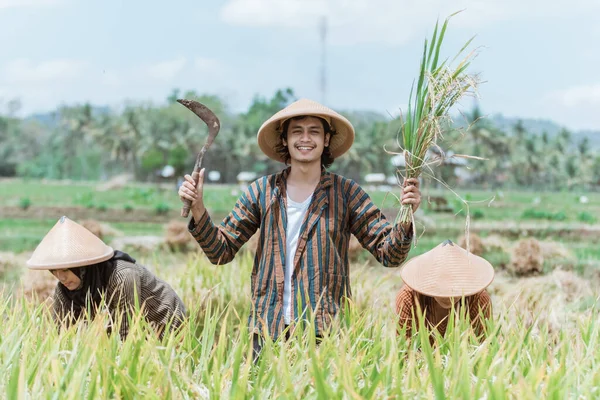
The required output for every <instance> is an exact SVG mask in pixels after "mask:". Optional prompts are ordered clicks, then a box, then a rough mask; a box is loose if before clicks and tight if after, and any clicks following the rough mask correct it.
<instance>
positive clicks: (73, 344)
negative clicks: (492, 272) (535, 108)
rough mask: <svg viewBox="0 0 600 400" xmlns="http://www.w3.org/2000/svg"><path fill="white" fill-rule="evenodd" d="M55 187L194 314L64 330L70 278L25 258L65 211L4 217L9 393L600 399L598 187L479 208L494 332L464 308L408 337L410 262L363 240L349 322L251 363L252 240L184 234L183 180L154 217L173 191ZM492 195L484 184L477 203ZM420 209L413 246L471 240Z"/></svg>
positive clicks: (1, 344) (17, 185)
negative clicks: (209, 255) (232, 252)
mask: <svg viewBox="0 0 600 400" xmlns="http://www.w3.org/2000/svg"><path fill="white" fill-rule="evenodd" d="M25 185H26V184H25V183H23V182H8V183H6V182H3V183H0V189H1V190H0V193H2V195H1V196H0V210H8V209H10V210H12V209H14V208H15V207H16V208H19V199H20V197H22V196H23V194H22V193H24V192H23V191H21V188H22V187H23V186H25ZM68 187H70V186H68ZM87 187H88V190H89V191H90V193H92V194H93V195H92V196H91V197H90V198H91V199H92V201H94V200H95V201H96V202H98V203H101V202H106V203H107V204H111V207H119V208H121V207H123V206H119V205H113V204H112V203H109V202H110V201H112V200H110V199H106V200H103V198H102V196H104V195H103V194H102V193H103V192H98V191H96V190H95V189H94V186H93V185H89V186H87ZM45 189H46V190H42V191H39V190H38V191H31V193H30V194H27V196H28V197H29V199H30V203H31V205H30V210H33V209H34V208H36V207H38V208H41V207H44V206H46V207H50V206H60V205H61V204H65V205H73V206H74V207H79V208H82V209H86V210H92V211H89V212H88V215H87V216H86V219H88V220H91V219H94V220H96V221H97V222H98V224H99V225H98V226H99V231H98V234H100V235H104V239H105V240H106V241H107V242H109V243H115V242H116V243H117V244H119V247H121V248H122V249H123V250H125V251H128V252H129V253H130V254H131V255H132V256H133V257H134V258H137V259H138V260H139V261H141V262H142V263H143V264H144V265H146V266H147V267H148V268H149V269H151V270H152V271H154V272H155V273H156V274H157V275H158V276H159V277H161V278H162V279H164V280H166V281H168V282H169V283H170V284H171V285H172V286H173V288H174V289H175V290H176V291H177V293H178V294H179V295H180V296H181V297H182V299H183V301H184V303H185V304H186V306H187V308H188V311H189V320H188V322H187V324H186V325H185V326H184V328H183V329H182V330H181V331H180V332H179V333H178V334H176V335H175V334H172V335H171V336H168V337H166V338H165V339H164V340H163V341H162V342H160V341H158V339H157V338H155V337H154V336H153V335H149V334H148V331H149V329H150V328H149V327H148V326H147V324H146V323H145V322H144V320H143V319H137V320H135V321H133V328H132V333H131V334H130V335H129V337H128V338H127V340H125V341H123V342H122V341H120V339H119V338H118V336H115V335H113V336H107V335H106V333H105V328H104V326H105V325H106V323H107V316H100V317H98V318H96V319H95V320H94V321H93V322H92V323H88V324H85V323H80V324H78V325H76V326H74V327H71V328H69V329H67V330H64V329H63V330H58V329H57V327H56V326H55V325H54V323H53V322H52V320H51V318H50V314H49V312H48V306H49V302H50V300H49V299H48V296H49V294H50V293H51V290H52V288H53V286H54V285H55V284H56V280H55V279H54V278H53V277H52V275H51V274H49V273H48V272H44V271H41V272H39V271H27V270H26V268H25V266H24V263H25V261H26V260H27V258H28V257H29V255H30V253H31V251H32V250H33V249H34V248H35V244H36V243H37V242H38V241H39V240H40V239H41V237H42V236H43V235H44V234H45V233H46V232H47V230H48V229H50V228H51V227H52V225H53V224H54V223H55V222H56V219H58V217H57V216H55V215H51V214H48V215H45V216H43V217H42V218H29V219H27V218H23V217H22V216H18V217H16V216H14V215H13V216H7V215H1V217H2V219H0V225H1V226H0V229H1V233H0V260H1V263H0V275H1V277H2V300H1V301H0V311H1V315H2V326H1V327H0V370H1V371H2V372H3V375H2V376H4V379H3V380H2V381H1V382H0V386H1V387H0V393H1V394H2V397H4V398H9V399H29V398H31V399H34V398H35V399H37V398H60V399H80V398H89V399H98V398H100V399H104V398H107V399H108V398H123V399H125V398H127V399H128V398H144V399H146V398H148V399H153V398H157V399H159V398H160V399H163V398H177V399H179V398H182V399H186V398H194V399H196V398H200V399H207V398H212V399H217V398H232V399H238V398H239V399H246V398H255V399H263V398H278V399H279V398H281V399H286V398H309V399H311V398H315V399H317V398H318V399H338V398H339V399H386V398H410V399H413V398H423V399H429V398H435V399H445V398H468V399H475V398H477V399H478V398H487V399H540V398H551V399H571V398H573V399H575V398H577V399H593V398H598V397H600V389H599V386H600V350H599V349H600V327H599V324H598V323H597V321H598V320H599V317H600V312H599V311H598V306H600V302H599V298H598V297H599V294H600V290H599V289H598V288H599V287H600V250H599V248H600V246H599V242H600V237H599V236H598V234H597V232H598V228H599V226H598V224H597V222H596V221H593V220H589V221H583V220H581V219H583V218H580V215H581V213H583V212H587V213H589V215H591V216H594V215H600V212H598V210H600V196H599V195H591V194H587V195H586V196H587V197H588V201H587V202H585V203H579V202H578V201H577V200H578V196H580V194H573V193H569V194H553V193H546V194H541V195H540V194H535V193H527V192H511V193H509V192H507V193H504V194H503V196H502V199H499V200H498V201H497V202H496V203H495V204H494V203H493V205H491V206H488V204H483V205H480V204H478V205H474V206H472V207H471V209H470V212H471V213H472V214H473V213H474V212H475V210H478V209H479V210H481V213H482V214H483V216H480V217H479V218H478V219H473V221H472V223H471V225H472V231H473V232H472V234H471V247H472V251H474V252H479V253H480V254H482V255H483V256H484V257H485V258H487V259H489V260H490V262H492V264H493V265H494V266H495V267H496V271H497V274H496V278H495V280H494V282H493V283H492V285H491V286H490V288H489V291H490V294H491V296H492V300H493V303H494V306H493V315H494V318H493V320H492V321H490V322H489V323H488V325H487V327H486V329H487V333H488V336H487V339H486V340H485V341H483V342H481V343H480V342H478V341H476V340H475V339H474V337H473V336H472V335H470V333H469V327H468V324H467V323H466V321H464V320H461V319H460V318H458V319H457V320H456V321H455V324H454V325H453V327H452V328H451V329H449V331H448V332H447V334H446V336H445V337H444V338H441V337H438V338H437V343H438V345H437V346H435V347H433V348H432V347H431V346H430V345H429V341H428V340H426V336H423V335H421V336H417V337H415V338H414V339H413V341H412V342H407V341H406V340H405V339H404V337H403V336H402V335H398V334H397V322H396V317H395V314H394V308H393V304H394V298H395V295H396V293H397V291H398V290H399V289H400V287H401V286H402V281H401V278H400V270H399V269H386V268H383V267H381V266H379V265H377V264H376V263H375V262H374V260H373V259H372V258H371V257H370V256H369V255H368V254H366V253H364V252H362V251H360V249H357V250H355V253H353V265H352V272H351V282H352V288H353V293H354V298H353V303H352V307H351V311H350V312H348V313H347V314H346V315H345V316H344V317H343V318H341V319H340V320H339V321H337V323H336V326H335V327H334V331H333V332H332V334H331V335H329V336H328V337H326V338H325V339H324V340H323V342H322V343H321V344H320V345H319V346H316V345H315V343H314V337H313V336H314V334H313V333H312V331H311V329H310V327H311V321H310V320H308V321H306V323H305V325H304V329H301V330H297V331H296V332H295V334H294V336H293V337H292V338H291V339H290V340H289V341H287V342H285V341H283V342H276V343H267V345H266V347H265V348H264V351H263V354H262V356H261V358H260V361H259V362H258V364H257V365H253V363H252V357H251V351H252V343H251V341H250V337H249V334H248V332H247V329H246V321H247V315H248V312H249V305H250V297H249V296H250V272H251V267H252V257H253V255H252V243H249V244H248V245H246V246H245V247H244V248H243V249H242V251H241V252H240V254H238V256H237V258H236V259H235V260H234V261H233V262H232V263H231V264H229V265H224V266H213V265H211V264H210V263H209V262H208V261H207V259H206V258H205V256H204V255H203V254H202V253H201V251H199V248H197V247H196V246H195V245H194V244H193V243H189V242H187V241H186V240H187V239H186V238H185V236H183V237H181V238H179V239H177V235H178V233H179V232H180V230H181V226H182V224H181V221H178V222H179V224H177V223H175V222H172V220H173V219H175V220H180V219H181V218H177V213H178V210H177V202H176V201H174V200H173V198H172V197H173V195H174V193H173V192H170V191H169V190H165V191H164V193H163V191H161V190H159V189H156V188H150V189H151V190H152V191H153V192H152V193H153V194H152V195H149V197H151V196H157V197H155V198H151V199H149V200H140V203H141V202H142V201H147V202H148V204H149V205H145V206H143V207H145V208H147V209H148V210H149V211H148V214H152V213H153V207H152V204H154V203H157V202H160V201H163V198H162V197H161V196H164V202H166V203H169V202H170V203H169V204H171V209H170V211H169V213H170V214H169V213H167V214H166V215H163V216H161V217H160V218H159V217H157V218H156V219H154V220H151V221H148V220H144V221H143V222H123V221H120V222H119V221H113V220H110V218H108V219H103V218H102V212H103V211H101V210H98V209H97V207H96V208H93V207H89V208H88V207H87V206H86V205H84V204H77V201H76V200H75V199H74V196H77V195H78V193H79V194H81V193H82V192H84V191H83V189H82V191H80V192H76V191H72V192H69V191H67V192H65V191H60V189H61V186H60V185H58V184H54V185H53V184H49V185H47V186H46V187H45ZM150 189H148V190H150ZM69 190H70V189H69ZM127 190H128V191H131V194H130V197H127V194H125V193H124V192H118V191H112V192H111V193H110V196H117V195H119V194H120V195H121V197H120V199H121V200H119V201H121V203H122V204H124V203H128V202H131V204H132V205H133V207H134V208H135V207H138V206H137V205H136V204H137V203H136V202H135V201H134V200H133V198H134V194H135V193H136V190H139V191H141V190H146V189H145V188H136V189H131V188H130V189H127ZM218 190H221V191H222V192H223V193H228V196H229V197H227V196H224V197H223V199H221V200H219V201H215V200H212V201H211V203H207V204H208V208H209V209H211V210H214V211H213V212H214V213H215V215H219V213H220V210H221V209H222V210H223V212H226V211H225V210H227V209H228V208H229V209H230V208H231V207H232V206H233V202H234V201H235V196H234V195H233V194H232V193H233V191H234V190H236V189H235V188H233V187H229V188H218V189H216V190H215V192H217V191H218ZM207 192H208V190H207ZM37 193H44V198H43V199H42V198H38V197H36V196H39V195H38V194H37ZM137 193H138V194H135V196H142V195H139V192H137ZM488 195H489V193H477V192H474V191H473V192H471V193H470V196H472V198H473V199H474V200H478V199H480V198H485V197H486V196H488ZM372 196H373V198H374V199H376V202H379V201H383V194H382V193H379V192H377V191H372ZM567 197H568V199H565V198H567ZM61 198H62V199H63V200H62V203H61ZM139 198H143V196H142V197H139ZM538 198H539V199H538ZM167 199H168V200H167ZM175 200H177V198H175ZM449 200H450V203H451V199H450V198H449ZM71 202H72V203H74V204H71ZM378 204H381V203H378ZM211 206H212V207H211ZM384 208H385V207H384ZM388 208H390V209H391V208H392V207H388ZM422 208H423V211H424V212H423V213H422V214H420V215H419V216H418V217H419V218H420V221H421V222H422V225H423V228H422V229H424V232H423V235H422V236H421V237H420V239H419V241H418V243H417V245H416V247H415V248H413V250H412V251H411V253H410V255H409V257H412V256H415V255H417V254H420V253H423V252H425V251H427V250H429V249H431V248H432V247H433V246H435V245H436V244H439V243H440V242H441V241H442V240H444V239H446V238H450V239H452V240H454V241H457V242H461V236H463V235H464V223H465V218H464V216H462V215H461V214H460V210H457V212H450V213H436V212H434V211H432V210H428V206H427V205H426V204H424V205H423V207H422ZM498 209H501V210H503V211H502V212H500V211H498ZM528 209H535V210H538V211H544V212H545V213H546V214H543V216H545V217H544V218H537V217H535V216H533V217H532V215H533V214H531V213H529V214H527V213H526V211H527V210H528ZM55 211H56V210H55V209H53V211H52V212H55ZM31 212H33V211H31ZM36 212H39V210H38V211H36ZM49 212H50V210H49ZM133 212H134V213H135V212H137V211H135V210H134V211H133ZM560 212H563V213H564V214H565V216H566V217H565V218H564V219H562V220H554V219H552V217H547V216H548V215H550V216H554V215H556V214H557V213H560ZM502 214H503V215H504V216H503V217H502ZM36 215H37V214H36ZM390 217H391V216H390ZM161 218H162V219H161ZM463 243H464V242H463ZM421 344H422V345H421Z"/></svg>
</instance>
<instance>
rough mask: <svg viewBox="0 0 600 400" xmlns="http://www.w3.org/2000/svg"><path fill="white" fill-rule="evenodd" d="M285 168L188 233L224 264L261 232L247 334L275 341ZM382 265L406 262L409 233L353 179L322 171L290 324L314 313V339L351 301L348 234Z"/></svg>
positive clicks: (280, 323) (305, 231)
mask: <svg viewBox="0 0 600 400" xmlns="http://www.w3.org/2000/svg"><path fill="white" fill-rule="evenodd" d="M289 171H290V168H287V169H285V170H284V171H282V172H280V173H277V174H273V175H269V176H265V177H262V178H260V179H258V180H256V181H254V182H253V183H252V184H251V185H250V186H248V188H247V189H246V190H245V191H244V193H243V194H242V195H241V196H240V198H239V199H238V201H237V203H236V205H235V207H234V209H233V211H232V212H231V213H230V214H229V215H228V216H227V217H225V219H224V220H223V221H222V222H221V224H220V225H215V224H214V223H213V222H212V220H211V218H210V216H209V215H208V213H207V212H205V213H204V214H203V215H202V217H201V218H200V220H199V221H194V219H193V218H192V219H191V221H190V224H189V230H190V232H191V234H192V235H193V236H194V238H195V239H196V241H197V242H198V244H199V245H200V246H201V247H202V249H203V251H204V253H205V254H206V256H207V257H208V259H209V260H210V261H211V262H212V263H213V264H227V263H229V262H231V261H232V260H233V258H234V257H235V255H236V253H237V251H238V250H239V249H240V247H242V245H243V244H244V243H245V242H246V241H248V239H250V237H251V236H252V235H253V234H254V233H255V232H256V231H257V230H258V229H260V233H259V239H258V244H257V248H256V255H255V258H254V266H253V269H252V282H251V291H252V312H251V313H250V317H249V325H250V329H251V331H253V332H255V333H261V332H263V330H264V329H265V328H266V329H267V331H268V333H269V334H270V335H271V337H273V338H277V337H278V336H279V334H281V332H282V331H283V330H284V329H285V323H284V309H283V289H284V272H285V271H284V268H285V261H286V256H285V249H286V227H287V221H286V219H287V218H286V202H287V195H286V179H287V176H288V174H289ZM352 234H353V235H354V236H356V238H357V239H358V241H359V242H360V243H361V245H362V246H363V247H364V248H365V249H367V250H368V251H369V252H371V254H373V256H374V257H375V258H376V259H377V260H378V261H379V262H380V263H381V264H383V265H384V266H386V267H398V266H400V265H401V264H402V263H403V262H404V260H405V259H406V255H407V254H408V252H409V250H410V245H411V241H412V232H407V233H406V234H405V233H404V232H403V231H402V228H401V227H400V226H399V225H393V224H390V223H389V222H388V221H387V220H386V218H385V216H384V215H383V214H382V213H381V211H380V210H379V209H378V208H377V207H376V206H375V204H373V202H372V201H371V199H370V197H369V195H368V194H367V193H366V192H365V191H364V190H363V189H362V188H361V187H360V186H359V185H358V184H357V183H356V182H354V181H352V180H351V179H347V178H344V177H342V176H340V175H337V174H333V173H330V172H327V171H326V170H325V169H322V172H321V179H320V182H319V184H318V185H317V188H316V189H315V192H314V193H313V198H312V201H311V203H310V206H309V208H308V211H307V213H306V216H305V217H304V220H303V222H302V226H301V228H300V235H299V238H298V247H297V250H296V254H295V256H294V264H293V271H292V288H291V289H292V293H291V294H292V296H291V297H292V317H293V318H292V325H293V324H294V321H298V320H299V319H304V318H307V315H308V314H309V313H312V314H314V318H315V333H316V334H317V335H318V336H320V335H322V334H323V333H324V331H325V330H326V329H327V327H328V326H329V325H330V323H331V320H332V319H333V318H334V317H335V316H336V315H338V312H339V311H340V308H341V307H342V302H343V299H344V298H345V297H347V298H351V296H352V291H351V289H350V275H349V272H350V270H349V262H348V245H349V242H350V235H352Z"/></svg>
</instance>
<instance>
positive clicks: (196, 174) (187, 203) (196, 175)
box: [181, 168, 200, 218]
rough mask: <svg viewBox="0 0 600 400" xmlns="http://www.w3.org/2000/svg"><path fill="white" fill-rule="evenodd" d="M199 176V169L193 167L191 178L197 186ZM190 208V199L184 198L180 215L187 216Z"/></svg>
mask: <svg viewBox="0 0 600 400" xmlns="http://www.w3.org/2000/svg"><path fill="white" fill-rule="evenodd" d="M199 177H200V171H198V170H197V169H195V168H194V172H193V173H192V179H193V180H194V184H195V185H196V186H198V178H199ZM191 208H192V201H191V200H188V199H185V201H184V203H183V207H182V209H181V216H182V217H183V218H187V217H188V215H189V214H190V209H191Z"/></svg>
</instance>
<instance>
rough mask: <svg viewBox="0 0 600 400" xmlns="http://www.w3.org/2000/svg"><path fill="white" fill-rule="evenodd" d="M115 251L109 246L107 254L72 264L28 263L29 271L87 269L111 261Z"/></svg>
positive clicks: (72, 262)
mask: <svg viewBox="0 0 600 400" xmlns="http://www.w3.org/2000/svg"><path fill="white" fill-rule="evenodd" d="M114 254H115V251H114V250H113V248H112V247H109V246H107V248H106V253H105V254H102V255H100V256H98V257H93V258H87V259H83V260H77V261H71V262H65V261H62V262H48V263H43V264H42V263H34V262H31V261H27V267H28V268H29V269H34V270H56V269H68V268H77V267H85V266H88V265H93V264H98V263H101V262H103V261H106V260H110V259H111V258H112V257H113V255H114Z"/></svg>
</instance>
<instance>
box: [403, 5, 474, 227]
mask: <svg viewBox="0 0 600 400" xmlns="http://www.w3.org/2000/svg"><path fill="white" fill-rule="evenodd" d="M454 15H456V14H452V15H451V16H449V17H448V18H446V20H445V21H444V23H443V25H442V27H441V29H439V31H438V28H439V24H438V23H436V25H435V29H434V31H433V35H432V37H431V40H430V41H428V40H425V45H424V48H423V55H422V58H421V63H420V69H419V76H418V79H417V83H416V86H415V85H414V83H413V86H412V88H411V92H410V96H409V100H408V108H407V111H406V114H405V116H404V117H403V121H402V127H401V135H402V143H403V148H404V152H403V154H404V158H405V164H406V167H405V174H404V175H405V177H406V178H418V177H419V176H420V175H421V171H422V169H423V167H425V166H426V155H427V151H428V150H429V148H430V147H431V146H433V145H435V143H436V141H437V139H438V138H440V137H441V134H442V127H443V124H444V122H446V121H448V120H449V119H450V117H449V111H450V109H452V107H454V106H455V105H456V104H457V102H458V101H459V100H460V99H461V98H462V97H463V96H464V95H466V94H468V93H470V92H472V91H473V90H474V89H475V88H476V87H477V84H478V82H477V78H476V77H475V76H473V75H469V74H468V73H467V68H468V67H469V65H470V63H471V61H472V59H473V58H474V56H475V54H476V53H475V52H474V51H472V52H470V53H468V54H467V55H466V56H464V57H463V58H462V59H461V60H460V61H459V62H458V64H457V65H456V66H451V65H450V64H452V63H453V62H454V61H455V60H456V59H457V58H458V57H460V56H461V55H462V54H464V52H465V50H466V48H467V47H468V46H469V45H470V44H471V42H472V40H473V39H472V38H471V39H470V40H468V41H467V42H466V43H465V45H464V46H463V47H462V49H460V51H459V52H458V53H457V54H456V56H455V57H454V59H452V60H450V61H449V60H447V59H446V60H443V61H442V60H440V54H441V47H442V42H443V40H444V36H445V34H446V28H447V27H448V22H449V20H450V18H452V17H453V16H454ZM397 219H398V220H399V221H400V222H402V223H407V222H411V221H412V220H413V216H412V208H411V207H409V206H402V207H401V208H400V212H399V214H398V218H397ZM413 226H414V224H413Z"/></svg>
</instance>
